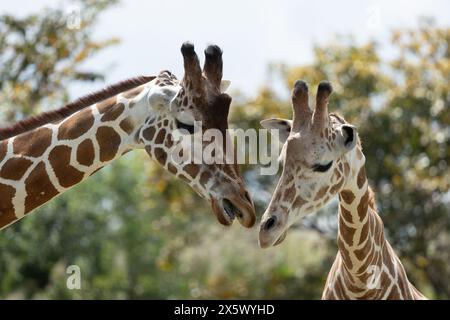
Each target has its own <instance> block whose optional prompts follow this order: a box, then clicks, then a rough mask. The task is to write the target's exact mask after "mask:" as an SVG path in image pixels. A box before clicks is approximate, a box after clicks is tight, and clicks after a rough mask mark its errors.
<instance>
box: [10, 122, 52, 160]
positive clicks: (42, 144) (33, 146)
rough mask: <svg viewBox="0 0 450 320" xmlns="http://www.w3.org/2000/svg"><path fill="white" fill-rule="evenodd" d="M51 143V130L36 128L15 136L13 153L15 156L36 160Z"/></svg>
mask: <svg viewBox="0 0 450 320" xmlns="http://www.w3.org/2000/svg"><path fill="white" fill-rule="evenodd" d="M51 141H52V130H50V129H48V128H38V129H36V130H32V131H30V132H26V133H23V134H21V135H19V136H17V137H16V138H15V139H14V143H13V151H14V153H15V154H22V155H26V156H29V157H35V158H37V157H40V156H42V154H43V153H44V152H45V150H47V148H48V147H49V146H50V143H51Z"/></svg>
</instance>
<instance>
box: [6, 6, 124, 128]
mask: <svg viewBox="0 0 450 320" xmlns="http://www.w3.org/2000/svg"><path fill="white" fill-rule="evenodd" d="M116 2H117V1H116V0H101V1H94V0H78V1H72V2H71V3H70V5H71V8H74V11H73V12H72V13H71V12H67V11H66V10H64V9H62V8H61V9H58V8H57V9H50V8H48V9H46V10H45V11H43V12H42V13H38V14H32V15H29V16H26V17H24V18H17V17H14V16H11V15H3V16H0V65H1V66H2V68H1V72H0V105H1V114H0V124H1V123H2V122H3V123H5V122H10V121H14V120H18V119H21V118H23V117H24V116H27V115H31V114H35V113H37V112H39V111H41V110H42V107H45V106H52V107H55V103H57V104H61V103H63V102H66V101H67V100H68V94H67V88H68V87H69V84H70V83H71V82H73V81H94V80H97V79H102V78H103V75H101V74H99V73H97V72H96V71H91V70H83V67H82V65H83V63H84V62H85V61H86V59H88V58H89V57H91V56H93V55H95V54H96V53H97V52H99V51H101V50H102V49H104V48H106V47H108V46H110V45H112V44H114V43H117V41H118V40H117V39H115V38H111V39H107V40H103V41H97V40H94V39H92V29H93V27H94V25H95V22H96V19H97V18H98V16H99V14H100V13H101V12H103V11H104V10H105V9H107V8H108V7H110V6H111V5H113V4H114V3H116ZM75 8H76V10H75ZM78 12H79V14H80V19H79V24H77V17H74V16H73V15H77V14H78ZM70 19H72V20H74V21H72V24H70V21H69V20H70Z"/></svg>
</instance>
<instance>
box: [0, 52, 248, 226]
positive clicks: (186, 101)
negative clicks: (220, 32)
mask: <svg viewBox="0 0 450 320" xmlns="http://www.w3.org/2000/svg"><path fill="white" fill-rule="evenodd" d="M181 52H182V55H183V58H184V71H185V74H184V78H183V80H182V81H181V82H179V81H178V80H177V79H176V77H175V76H174V75H172V74H171V73H170V72H168V71H163V72H161V73H160V74H159V75H158V76H156V77H137V78H133V79H129V80H126V81H123V82H120V83H118V84H116V85H113V86H110V87H107V88H105V89H103V90H101V91H99V92H96V93H93V94H91V95H88V96H86V97H83V98H80V99H79V100H77V101H75V102H74V103H71V104H68V105H66V106H65V107H63V108H61V109H59V110H56V111H51V112H48V113H43V114H41V115H38V116H37V117H34V118H31V119H27V120H24V121H21V122H19V123H17V124H15V125H13V126H12V127H9V128H5V129H1V130H0V229H1V228H4V227H6V226H8V225H10V224H11V223H13V222H15V221H17V220H19V219H21V218H22V217H24V216H25V215H26V214H27V213H29V212H31V211H32V210H34V209H35V208H37V207H39V206H40V205H42V204H44V203H46V202H47V201H49V200H50V199H52V198H53V197H55V196H56V195H58V194H61V193H63V192H65V191H66V190H68V189H70V188H71V187H73V186H74V185H76V184H78V183H80V182H81V181H83V180H84V179H86V178H87V177H89V176H90V175H92V174H93V173H95V172H96V171H97V170H99V169H100V168H102V167H104V166H105V165H107V164H109V163H110V162H111V161H113V160H115V159H117V158H119V157H120V156H121V155H123V154H124V153H126V152H128V151H130V150H133V149H142V148H145V150H146V151H147V153H148V154H149V155H150V157H151V158H153V159H155V160H156V161H157V162H158V163H160V164H161V165H162V166H164V168H165V169H166V170H168V171H169V172H171V173H172V174H174V175H176V176H177V177H178V178H180V179H181V180H184V181H186V182H187V183H189V185H190V186H191V187H192V188H193V189H194V190H195V191H197V192H198V193H199V194H200V195H201V196H202V197H203V198H206V199H207V200H210V202H211V205H212V210H213V212H214V213H215V215H216V216H217V218H218V220H219V222H220V223H222V224H224V225H230V224H231V223H232V222H233V219H234V218H235V216H237V218H238V220H239V221H240V222H241V224H242V225H244V226H245V227H251V226H252V225H253V224H254V222H255V211H254V207H253V203H252V200H251V199H250V196H249V195H248V192H247V191H246V188H245V185H244V182H243V179H242V177H241V175H240V173H239V168H238V166H237V165H235V164H227V163H225V164H220V163H212V164H204V163H194V161H191V162H190V163H180V162H179V161H174V159H173V157H171V156H170V155H169V151H170V149H171V147H174V146H176V145H177V144H178V143H180V142H177V141H175V139H174V138H173V136H172V133H173V132H174V131H175V130H177V129H178V128H180V129H186V130H188V131H191V129H192V128H193V122H194V120H195V121H200V122H201V123H202V129H203V130H207V129H210V128H214V129H219V130H220V132H222V133H223V134H224V135H226V130H225V129H227V127H228V122H227V117H228V111H229V107H230V103H231V98H230V96H228V95H227V94H225V93H223V91H224V90H225V89H226V88H224V83H225V82H222V80H221V79H222V51H221V49H220V48H219V47H218V46H215V45H211V46H208V47H207V48H206V50H205V64H204V68H203V71H202V69H201V67H200V63H199V60H198V57H197V54H196V53H195V50H194V46H193V45H192V44H190V43H184V44H183V45H182V47H181ZM225 85H226V84H225ZM184 132H185V134H189V132H187V131H184ZM204 147H205V146H204V145H202V148H204ZM225 151H226V150H225Z"/></svg>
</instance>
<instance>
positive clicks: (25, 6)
mask: <svg viewBox="0 0 450 320" xmlns="http://www.w3.org/2000/svg"><path fill="white" fill-rule="evenodd" d="M58 3H66V4H67V3H68V2H67V1H65V2H61V1H59V2H58V1H52V0H14V1H2V5H1V6H0V14H2V13H6V12H7V13H11V14H17V15H25V14H27V13H30V12H34V11H38V10H40V9H43V8H44V7H45V6H53V5H55V4H58ZM420 16H431V17H434V18H435V19H436V21H437V22H438V24H439V25H446V26H449V25H450V1H448V0H414V1H411V0H410V1H408V0H380V1H375V0H341V1H331V0H330V1H325V0H323V1H314V0H309V1H304V0H297V1H294V0H276V1H275V0H273V1H269V0H254V1H245V0H226V1H212V0H189V1H185V0H172V1H167V0H165V1H164V0H151V1H137V0H128V1H125V0H122V3H120V4H119V5H118V6H116V7H114V8H112V9H110V10H108V11H107V12H105V13H104V14H102V16H101V17H100V19H99V21H98V24H97V27H96V30H95V37H96V38H97V39H102V38H107V37H110V36H116V37H119V38H120V39H121V41H122V42H121V43H120V44H119V45H117V46H114V47H112V48H110V49H107V50H106V51H104V52H102V53H101V54H99V55H97V56H96V57H94V58H93V59H91V60H90V62H89V66H91V67H92V66H93V67H94V68H95V69H97V70H103V71H107V78H106V82H108V83H111V82H115V81H118V80H122V79H124V78H128V77H131V76H135V75H139V74H155V73H157V72H159V71H160V70H162V69H169V70H171V71H172V72H174V73H175V74H176V75H177V76H178V78H181V77H182V58H181V53H180V52H179V48H180V46H181V43H182V42H183V41H186V40H189V41H192V42H193V43H194V44H195V46H196V50H197V53H198V54H199V55H200V59H201V60H203V49H204V48H205V46H206V45H207V44H209V43H216V44H218V45H219V46H221V47H222V49H223V50H224V56H223V57H224V78H226V79H230V80H232V87H231V89H232V90H233V89H234V90H235V89H240V90H242V91H243V92H244V93H246V94H247V95H253V94H255V93H256V92H257V89H258V87H260V86H261V85H262V84H264V83H265V82H267V80H268V76H267V66H268V64H269V63H270V62H286V63H289V64H293V65H296V64H302V63H307V62H309V61H311V59H312V47H313V45H314V44H316V43H326V42H328V41H330V40H332V39H333V38H334V37H335V35H336V34H341V35H348V34H353V35H355V37H356V39H358V41H367V40H370V39H375V40H378V41H381V42H384V41H386V39H387V35H388V34H389V30H391V29H392V28H398V27H407V26H414V25H415V24H416V22H417V19H418V17H420ZM103 85H104V84H103V83H96V84H94V85H90V87H85V86H74V87H73V88H71V92H72V93H73V94H75V95H78V94H84V93H87V92H88V91H91V90H92V89H97V88H98V87H102V86H103ZM73 98H74V97H73Z"/></svg>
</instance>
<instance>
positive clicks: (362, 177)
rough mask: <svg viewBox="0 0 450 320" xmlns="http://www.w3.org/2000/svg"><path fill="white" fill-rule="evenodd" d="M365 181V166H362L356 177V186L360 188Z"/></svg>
mask: <svg viewBox="0 0 450 320" xmlns="http://www.w3.org/2000/svg"><path fill="white" fill-rule="evenodd" d="M365 182H366V168H365V166H362V167H361V168H360V169H359V172H358V177H357V178H356V183H357V185H358V188H360V189H361V188H362V187H363V186H364V183H365Z"/></svg>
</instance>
